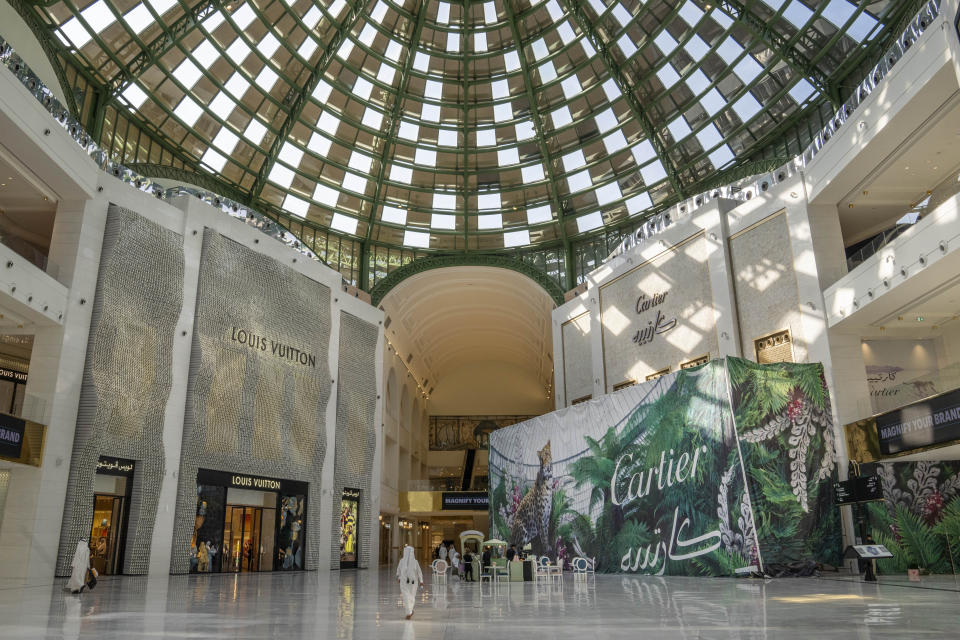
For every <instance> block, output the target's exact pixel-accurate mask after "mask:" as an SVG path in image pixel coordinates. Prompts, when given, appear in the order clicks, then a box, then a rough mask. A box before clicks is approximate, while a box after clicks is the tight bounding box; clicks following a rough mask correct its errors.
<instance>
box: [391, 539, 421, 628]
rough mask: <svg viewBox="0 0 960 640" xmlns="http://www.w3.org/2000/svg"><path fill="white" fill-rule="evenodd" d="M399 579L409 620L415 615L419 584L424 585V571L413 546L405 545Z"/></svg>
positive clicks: (398, 572) (398, 567)
mask: <svg viewBox="0 0 960 640" xmlns="http://www.w3.org/2000/svg"><path fill="white" fill-rule="evenodd" d="M397 581H398V582H399V583H400V595H401V596H403V608H404V609H405V610H406V612H407V620H409V619H410V618H412V617H413V605H414V602H415V601H416V599H417V585H419V586H421V587H422V586H423V572H422V571H421V570H420V563H419V562H417V559H416V558H415V557H414V556H413V547H411V546H410V545H405V546H404V547H403V557H402V558H400V564H399V565H398V566H397Z"/></svg>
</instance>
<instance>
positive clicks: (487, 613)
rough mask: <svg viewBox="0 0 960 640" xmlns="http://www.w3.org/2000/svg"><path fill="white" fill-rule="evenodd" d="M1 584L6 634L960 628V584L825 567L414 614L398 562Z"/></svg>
mask: <svg viewBox="0 0 960 640" xmlns="http://www.w3.org/2000/svg"><path fill="white" fill-rule="evenodd" d="M62 584H63V582H62V581H58V582H57V583H56V584H54V585H42V586H29V587H14V586H11V585H0V638H2V639H3V640H15V639H16V640H19V639H26V638H31V639H32V638H70V639H74V638H96V639H97V640H113V639H121V638H122V639H124V640H126V639H130V638H210V639H220V638H231V639H239V638H282V639H284V640H296V639H298V638H311V639H313V638H320V639H327V638H329V639H333V638H338V639H347V640H373V639H377V638H390V639H391V640H397V639H401V640H414V639H417V640H440V639H443V640H474V639H483V640H490V639H497V640H500V639H512V638H520V639H522V640H538V639H548V638H550V639H554V638H555V639H558V640H567V639H576V640H599V639H603V640H606V639H607V638H656V639H658V640H659V639H673V638H688V639H693V638H697V639H701V638H757V639H770V640H781V639H783V640H790V639H794V638H796V639H801V638H802V639H803V640H810V639H812V638H857V639H858V640H868V639H874V638H897V639H905V638H906V639H926V638H957V637H958V636H960V631H958V627H960V625H958V621H960V616H958V611H960V593H957V592H955V591H947V590H926V589H916V588H907V587H902V586H895V585H879V586H878V585H875V584H863V583H858V582H851V581H843V580H836V579H833V580H829V579H817V578H786V579H780V580H770V581H761V580H750V579H738V580H733V579H728V578H655V577H622V576H597V578H596V582H595V584H594V583H592V582H591V583H589V584H588V585H583V584H574V582H573V581H572V580H571V578H570V576H567V577H566V578H565V582H564V584H563V586H562V587H557V586H546V585H540V586H536V585H534V584H532V583H512V584H503V585H501V586H500V587H499V589H496V590H494V589H491V587H490V586H489V585H484V586H483V591H482V592H481V590H480V586H479V585H477V584H460V583H458V582H457V581H456V580H454V581H451V582H450V583H449V584H448V585H446V586H444V585H433V584H429V583H428V584H427V587H426V589H425V590H424V591H423V593H422V595H421V597H420V599H419V602H418V605H417V609H416V613H415V615H414V618H413V620H411V621H410V622H407V621H405V620H404V619H403V613H402V611H401V608H400V592H399V588H398V585H397V583H396V581H395V580H394V579H392V576H391V574H390V572H388V571H344V572H333V573H329V574H328V573H296V574H256V575H243V576H226V575H223V576H216V575H214V576H174V577H171V578H169V579H147V578H133V577H118V578H105V579H103V580H102V581H101V582H100V584H99V585H98V586H97V588H96V589H95V590H94V591H91V592H87V593H84V594H82V595H81V596H79V597H78V596H73V595H70V594H67V593H64V592H63V591H62Z"/></svg>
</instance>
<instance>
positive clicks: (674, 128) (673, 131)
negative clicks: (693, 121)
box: [667, 116, 690, 142]
mask: <svg viewBox="0 0 960 640" xmlns="http://www.w3.org/2000/svg"><path fill="white" fill-rule="evenodd" d="M667 129H669V131H670V135H672V136H673V139H674V141H676V142H680V141H681V140H683V139H684V138H686V137H687V136H688V135H690V125H688V124H687V121H686V120H684V118H683V116H677V117H676V119H674V120H673V121H672V122H669V123H667Z"/></svg>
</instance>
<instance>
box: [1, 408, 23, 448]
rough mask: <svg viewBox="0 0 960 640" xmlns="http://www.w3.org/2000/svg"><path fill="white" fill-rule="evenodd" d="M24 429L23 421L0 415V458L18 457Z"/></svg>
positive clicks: (21, 446)
mask: <svg viewBox="0 0 960 640" xmlns="http://www.w3.org/2000/svg"><path fill="white" fill-rule="evenodd" d="M26 428H27V423H26V421H25V420H21V419H20V418H17V417H14V416H8V415H7V414H5V413H0V456H6V457H8V458H19V457H20V452H21V451H22V450H23V432H24V431H25V430H26Z"/></svg>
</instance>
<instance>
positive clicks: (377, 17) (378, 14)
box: [370, 0, 387, 24]
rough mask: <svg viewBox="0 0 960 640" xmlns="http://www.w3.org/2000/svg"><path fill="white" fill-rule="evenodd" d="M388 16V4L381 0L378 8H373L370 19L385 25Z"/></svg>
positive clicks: (377, 5)
mask: <svg viewBox="0 0 960 640" xmlns="http://www.w3.org/2000/svg"><path fill="white" fill-rule="evenodd" d="M386 15H387V4H386V3H385V2H383V0H380V1H379V2H377V4H376V6H374V7H373V11H372V12H371V13H370V19H371V20H373V21H374V22H376V23H377V24H382V23H383V18H384V16H386Z"/></svg>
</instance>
